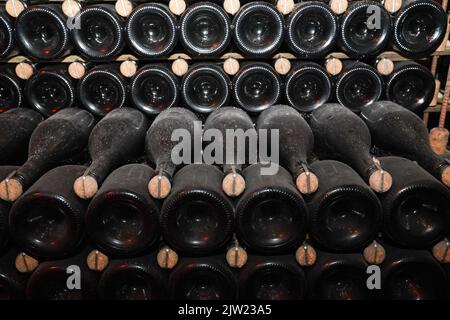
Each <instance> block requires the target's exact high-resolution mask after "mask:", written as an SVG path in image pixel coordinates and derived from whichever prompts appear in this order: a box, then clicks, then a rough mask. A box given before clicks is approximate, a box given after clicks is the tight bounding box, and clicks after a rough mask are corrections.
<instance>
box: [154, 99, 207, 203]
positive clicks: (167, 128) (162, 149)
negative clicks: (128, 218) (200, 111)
mask: <svg viewBox="0 0 450 320" xmlns="http://www.w3.org/2000/svg"><path fill="white" fill-rule="evenodd" d="M196 122H198V125H200V120H198V118H197V116H196V115H195V114H193V113H192V112H191V111H189V110H188V109H185V108H170V109H167V110H164V111H163V112H161V113H160V114H159V115H158V116H157V117H156V119H155V121H153V123H152V125H151V126H150V128H149V129H148V131H147V137H146V141H145V146H146V152H147V156H148V157H149V160H150V162H151V163H152V164H154V165H155V167H156V169H155V171H156V176H155V177H153V178H152V179H151V180H150V182H149V185H148V187H149V192H150V194H151V196H152V197H153V198H156V199H164V198H166V197H167V195H168V194H169V193H170V190H171V179H172V176H173V175H174V173H175V171H176V170H177V169H178V168H180V165H181V163H180V164H175V163H174V162H173V161H172V150H173V148H175V146H176V145H177V144H178V142H177V141H172V139H171V136H172V133H173V132H174V130H176V129H184V130H187V132H189V138H190V139H191V141H190V143H189V145H190V146H191V150H193V149H194V148H193V147H194V135H195V132H194V129H195V125H196ZM198 129H199V130H200V131H201V127H200V128H198ZM183 157H188V158H191V157H190V156H187V155H183Z"/></svg>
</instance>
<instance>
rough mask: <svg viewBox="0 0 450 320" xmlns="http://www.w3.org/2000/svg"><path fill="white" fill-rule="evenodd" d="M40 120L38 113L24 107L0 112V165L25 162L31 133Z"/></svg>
mask: <svg viewBox="0 0 450 320" xmlns="http://www.w3.org/2000/svg"><path fill="white" fill-rule="evenodd" d="M42 120H43V118H42V116H41V115H40V114H39V113H37V112H36V111H34V110H31V109H26V108H15V109H11V110H9V111H6V112H5V113H2V114H0V128H2V134H1V135H0V165H19V164H23V162H25V160H26V158H27V151H28V150H27V149H28V142H29V140H30V137H31V134H32V133H33V130H34V129H35V128H36V127H37V126H38V124H39V123H40V122H41V121H42ZM11 172H12V170H11ZM3 178H5V177H3ZM3 178H2V180H3Z"/></svg>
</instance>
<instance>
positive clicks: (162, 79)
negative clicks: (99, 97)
mask: <svg viewBox="0 0 450 320" xmlns="http://www.w3.org/2000/svg"><path fill="white" fill-rule="evenodd" d="M130 100H131V103H132V104H133V105H134V106H135V107H136V108H137V109H139V110H141V111H142V112H144V113H145V114H147V115H149V116H153V115H157V114H159V113H160V112H161V111H163V110H165V109H168V108H170V107H173V106H174V105H175V104H176V103H177V102H178V79H177V77H176V76H175V75H174V74H173V73H172V71H170V70H169V69H168V68H166V67H165V66H158V65H145V66H143V67H142V68H140V69H139V70H138V72H137V73H136V74H135V75H134V76H133V78H132V79H131V82H130Z"/></svg>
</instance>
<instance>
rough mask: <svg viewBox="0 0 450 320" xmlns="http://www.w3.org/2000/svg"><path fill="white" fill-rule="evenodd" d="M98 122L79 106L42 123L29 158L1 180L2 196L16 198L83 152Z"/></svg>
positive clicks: (35, 131)
mask: <svg viewBox="0 0 450 320" xmlns="http://www.w3.org/2000/svg"><path fill="white" fill-rule="evenodd" d="M94 122H95V120H94V117H93V116H92V115H91V114H90V113H89V112H87V111H84V110H80V109H75V108H67V109H63V110H61V111H60V112H58V113H56V114H55V115H53V116H51V117H50V118H48V119H47V120H45V121H43V122H41V123H40V124H39V125H38V126H37V128H36V129H35V130H34V131H33V134H32V135H31V138H30V142H29V148H28V160H27V161H26V162H25V164H24V165H23V166H21V167H20V168H19V169H17V171H14V172H12V173H11V174H10V175H9V176H8V177H7V178H6V179H4V180H3V181H2V182H0V198H1V199H3V200H5V201H15V200H16V199H17V198H18V197H20V196H21V195H22V193H23V191H24V190H26V189H28V187H29V186H31V185H32V184H33V183H34V182H35V181H36V180H37V179H38V178H39V177H40V176H41V175H42V174H44V173H45V172H46V171H48V170H49V169H51V168H53V167H55V166H56V165H58V163H60V162H61V161H63V160H65V159H68V158H70V157H72V156H74V155H76V154H78V153H80V152H81V151H83V149H84V148H85V146H86V144H87V140H88V137H89V133H90V132H91V130H92V128H93V127H94ZM72 183H73V181H72ZM71 189H72V188H71Z"/></svg>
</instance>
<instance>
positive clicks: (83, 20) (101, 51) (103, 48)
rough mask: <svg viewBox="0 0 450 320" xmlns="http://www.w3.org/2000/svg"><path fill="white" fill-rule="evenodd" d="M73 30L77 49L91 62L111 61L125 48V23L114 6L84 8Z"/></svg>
mask: <svg viewBox="0 0 450 320" xmlns="http://www.w3.org/2000/svg"><path fill="white" fill-rule="evenodd" d="M75 19H76V20H75V21H78V22H79V26H78V27H77V28H73V29H72V30H71V33H72V39H73V43H74V46H75V48H76V49H77V50H78V52H79V53H80V54H82V55H83V56H85V57H86V58H88V59H90V60H97V61H101V60H109V59H111V58H113V57H115V56H116V55H118V54H119V53H120V52H121V51H122V49H123V48H124V46H125V40H124V36H123V27H124V23H123V20H122V18H120V17H119V15H118V14H117V13H116V10H115V9H114V5H112V4H96V5H90V6H86V7H84V8H82V9H81V10H80V12H79V13H78V15H77V16H76V17H75Z"/></svg>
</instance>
